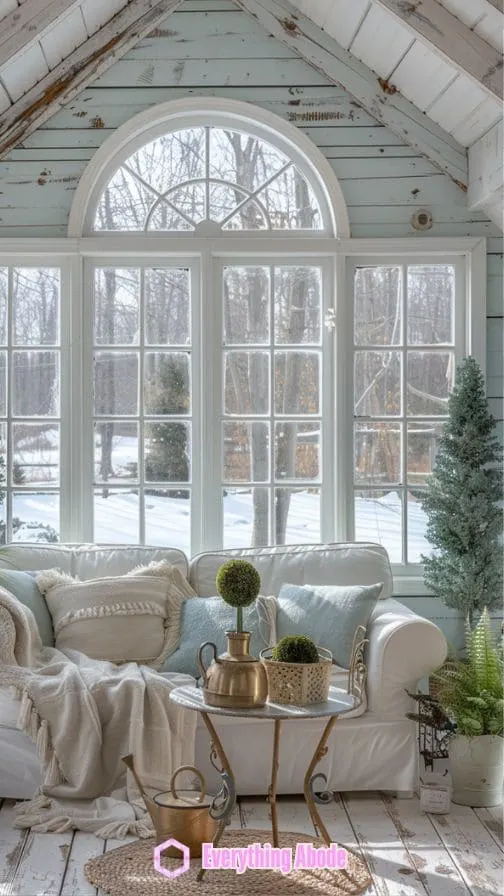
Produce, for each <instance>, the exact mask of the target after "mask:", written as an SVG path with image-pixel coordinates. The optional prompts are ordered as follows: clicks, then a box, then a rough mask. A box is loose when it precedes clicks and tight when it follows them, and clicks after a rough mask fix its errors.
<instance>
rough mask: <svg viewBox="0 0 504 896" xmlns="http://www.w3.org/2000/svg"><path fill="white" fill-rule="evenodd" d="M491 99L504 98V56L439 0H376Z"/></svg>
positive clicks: (375, 1) (374, 0) (375, 0)
mask: <svg viewBox="0 0 504 896" xmlns="http://www.w3.org/2000/svg"><path fill="white" fill-rule="evenodd" d="M373 2H374V3H376V4H378V6H381V7H383V9H385V10H386V11H387V12H390V13H392V15H393V16H394V17H395V18H396V19H398V21H399V22H401V24H403V25H405V26H406V27H407V28H408V29H409V30H410V31H411V33H412V34H414V35H415V37H417V38H419V39H420V40H421V41H422V42H423V43H425V44H426V45H427V46H429V45H431V46H433V47H435V48H436V50H438V52H439V53H440V54H441V55H442V56H443V57H444V59H446V60H447V62H449V63H451V65H453V66H454V67H455V68H456V69H457V70H458V71H459V72H460V73H461V74H463V75H467V76H468V77H469V78H471V79H472V80H473V81H474V82H475V83H476V84H477V85H478V86H479V87H482V88H483V90H485V91H486V92H487V93H489V94H490V96H493V97H497V98H498V99H502V98H503V84H504V82H503V59H502V53H500V52H499V50H496V49H495V47H492V46H491V44H489V43H487V41H486V40H483V38H482V37H480V36H479V34H475V32H474V31H471V29H470V28H468V26H467V25H464V23H463V22H461V21H460V19H457V17H456V16H454V15H453V14H452V13H451V12H449V10H447V9H446V8H445V7H444V6H441V4H440V3H438V2H437V0H413V2H412V3H405V2H404V0H373Z"/></svg>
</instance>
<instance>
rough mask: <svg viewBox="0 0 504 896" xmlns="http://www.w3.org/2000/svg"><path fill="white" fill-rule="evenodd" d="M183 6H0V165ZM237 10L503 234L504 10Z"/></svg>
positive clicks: (438, 4)
mask: <svg viewBox="0 0 504 896" xmlns="http://www.w3.org/2000/svg"><path fill="white" fill-rule="evenodd" d="M183 2H184V0H130V2H126V0H0V18H1V23H0V24H1V27H0V155H6V154H7V153H8V152H9V150H10V149H12V148H13V147H14V146H15V145H18V144H20V143H22V141H23V139H24V138H25V137H26V136H27V135H28V134H30V133H32V132H33V131H34V130H36V129H37V128H38V127H39V126H40V125H42V124H43V123H44V122H45V121H47V120H48V119H49V118H50V117H51V116H52V115H53V114H54V113H55V112H56V111H57V110H58V109H59V108H61V107H62V106H64V105H65V104H66V103H68V102H69V101H70V100H71V99H73V98H74V97H75V96H76V95H77V94H78V93H79V92H80V91H81V90H83V89H84V88H85V87H86V86H87V85H88V84H89V83H91V82H92V81H93V80H94V79H95V78H96V77H98V76H99V75H100V74H102V73H103V72H104V71H105V70H106V69H107V68H109V67H110V66H111V65H113V64H114V62H116V61H117V60H118V59H120V58H121V56H122V55H123V54H124V53H126V52H127V51H128V50H129V48H130V47H132V46H134V45H135V44H136V43H138V41H139V40H141V39H142V38H143V37H145V36H146V35H147V34H149V33H150V32H151V31H153V29H155V28H156V27H157V26H158V25H159V24H160V23H161V22H162V21H163V20H164V19H166V17H167V16H168V15H169V14H170V13H171V12H172V11H173V10H174V9H176V8H177V7H179V6H180V5H181V3H183ZM213 2H214V4H215V8H216V9H218V8H220V6H222V5H224V7H225V6H226V0H224V2H223V3H219V0H213ZM235 2H236V3H237V5H239V6H241V7H243V9H244V10H245V11H246V12H247V13H248V14H250V15H251V16H254V17H255V18H256V19H257V20H258V21H259V22H260V23H261V24H262V25H263V26H264V27H265V28H266V29H267V30H268V32H269V33H270V34H272V35H274V36H275V37H277V39H278V40H279V41H281V42H282V43H284V44H286V45H288V46H289V47H290V48H291V49H292V50H294V51H295V52H296V53H298V54H299V55H300V56H301V57H302V58H303V59H304V60H306V61H307V62H309V63H310V64H311V65H312V66H314V67H315V68H316V69H317V70H318V71H320V72H322V73H323V74H324V75H325V76H326V77H327V78H328V80H329V81H331V82H333V83H337V84H339V85H341V86H342V87H344V88H345V89H346V90H347V91H348V92H349V93H350V94H351V95H352V96H353V98H354V99H355V100H356V101H357V102H358V103H359V105H361V106H362V107H363V108H365V109H366V110H367V111H368V112H370V113H371V114H372V115H373V116H374V117H375V118H377V119H378V120H380V121H381V122H383V124H385V125H387V127H389V128H390V130H392V131H393V132H394V133H395V134H397V135H398V136H400V137H401V139H402V140H404V142H405V143H407V144H410V145H411V146H414V147H415V148H416V149H417V150H419V151H420V152H421V153H422V154H423V155H425V156H426V158H428V159H430V161H431V162H432V163H433V164H435V165H436V166H437V167H438V168H439V169H441V170H442V171H444V172H446V173H447V174H448V175H449V176H450V177H451V178H452V180H454V181H455V182H456V183H457V184H458V185H459V186H460V188H461V189H463V190H468V204H469V206H470V207H471V208H481V209H482V210H484V211H485V213H486V214H487V215H488V216H489V217H490V218H491V220H493V221H494V222H495V223H496V224H497V225H498V226H499V227H501V229H502V223H503V207H504V170H503V159H504V150H503V136H502V134H503V115H502V111H503V109H502V97H503V55H502V41H503V28H504V15H503V11H502V0H411V2H405V0H372V2H371V0H291V2H289V0H235ZM207 5H208V4H207Z"/></svg>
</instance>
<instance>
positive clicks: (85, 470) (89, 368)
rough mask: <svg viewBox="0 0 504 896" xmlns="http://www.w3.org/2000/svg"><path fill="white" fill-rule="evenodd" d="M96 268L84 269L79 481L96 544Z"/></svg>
mask: <svg viewBox="0 0 504 896" xmlns="http://www.w3.org/2000/svg"><path fill="white" fill-rule="evenodd" d="M94 271H95V265H94V264H93V263H92V262H88V263H87V264H86V265H85V268H84V292H83V296H82V338H81V340H80V345H81V350H80V352H79V358H78V367H79V376H80V381H81V383H82V388H81V407H82V411H81V415H80V429H81V439H80V441H81V446H82V447H81V452H82V454H81V458H82V465H81V471H80V475H78V476H76V478H78V479H79V481H80V484H81V490H82V497H81V524H80V525H81V533H82V534H81V537H82V539H83V540H84V541H92V540H93V518H94V487H93V482H94V475H93V470H94V438H95V435H94V416H93V381H94V339H93V332H94V327H93V310H94V281H95V274H94Z"/></svg>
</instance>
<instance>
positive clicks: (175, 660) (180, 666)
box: [160, 596, 276, 678]
mask: <svg viewBox="0 0 504 896" xmlns="http://www.w3.org/2000/svg"><path fill="white" fill-rule="evenodd" d="M275 613H276V601H275V598H274V597H263V596H259V597H258V598H257V600H256V601H255V603H254V604H252V606H250V607H244V609H243V628H244V630H245V631H249V632H250V633H251V638H250V653H251V655H252V656H256V657H258V656H259V651H260V650H262V649H263V647H270V646H271V645H272V644H274V643H275ZM235 628H236V610H235V609H234V608H233V607H230V606H229V605H228V604H226V603H225V602H224V601H223V600H222V598H221V597H205V598H201V599H200V600H188V601H186V602H185V604H184V606H183V607H182V620H181V631H180V647H179V648H178V650H176V651H175V653H173V654H172V655H171V656H170V657H168V659H167V660H166V662H165V663H163V666H162V668H161V670H160V671H161V672H186V673H187V674H188V675H193V676H194V678H198V677H199V676H200V675H201V671H200V669H199V666H198V657H197V653H198V650H199V647H200V645H201V644H203V642H204V641H213V643H214V644H215V646H216V651H217V655H219V654H220V653H224V651H225V650H226V647H227V643H226V632H227V631H234V630H235ZM208 655H211V654H210V651H208ZM208 661H209V660H208V659H207V657H206V656H205V662H208Z"/></svg>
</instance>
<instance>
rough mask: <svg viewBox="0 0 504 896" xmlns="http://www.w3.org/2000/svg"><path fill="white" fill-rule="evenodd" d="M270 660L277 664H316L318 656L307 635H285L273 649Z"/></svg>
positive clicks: (315, 647) (312, 642)
mask: <svg viewBox="0 0 504 896" xmlns="http://www.w3.org/2000/svg"><path fill="white" fill-rule="evenodd" d="M271 659H272V660H276V661H277V662H278V663H318V661H319V654H318V650H317V645H316V644H315V641H313V640H312V638H309V637H308V635H285V637H284V638H280V641H279V642H278V644H277V645H276V646H275V647H274V648H273V652H272V654H271Z"/></svg>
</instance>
